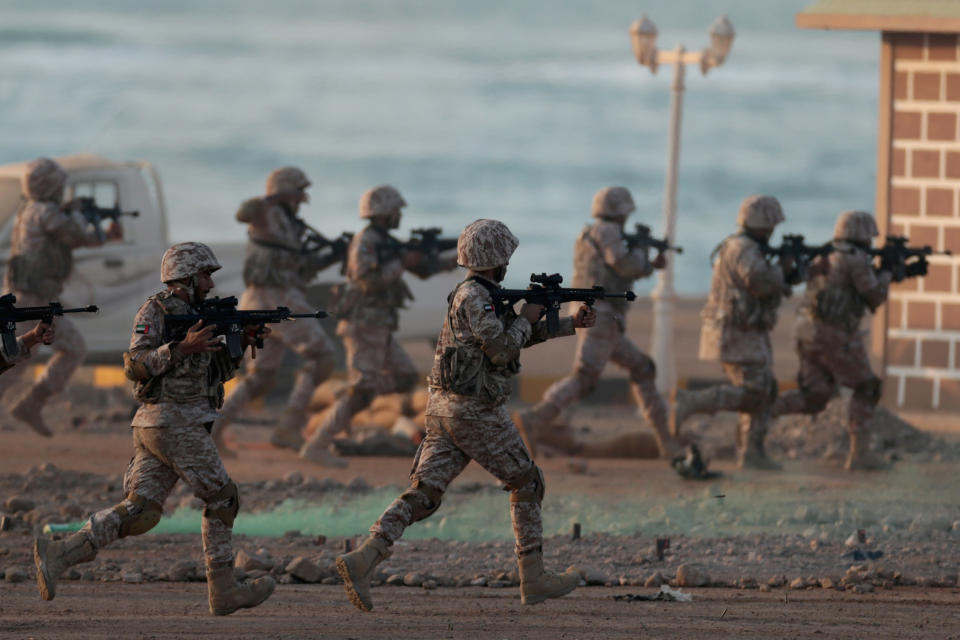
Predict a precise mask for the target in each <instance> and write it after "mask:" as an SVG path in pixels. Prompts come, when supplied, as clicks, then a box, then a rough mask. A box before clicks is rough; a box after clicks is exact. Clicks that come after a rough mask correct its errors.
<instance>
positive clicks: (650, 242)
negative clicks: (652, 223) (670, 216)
mask: <svg viewBox="0 0 960 640" xmlns="http://www.w3.org/2000/svg"><path fill="white" fill-rule="evenodd" d="M634 226H635V228H636V233H632V234H630V233H625V234H623V239H624V240H626V242H627V249H629V250H630V251H633V250H634V249H649V248H653V249H656V250H657V251H659V252H660V253H663V252H664V251H676V252H677V253H683V247H675V246H673V245H672V244H670V240H669V239H668V238H664V239H663V240H660V239H659V238H654V237H653V236H651V235H650V227H648V226H647V225H645V224H640V223H639V222H638V223H637V224H636V225H634Z"/></svg>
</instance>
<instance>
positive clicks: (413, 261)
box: [402, 251, 424, 269]
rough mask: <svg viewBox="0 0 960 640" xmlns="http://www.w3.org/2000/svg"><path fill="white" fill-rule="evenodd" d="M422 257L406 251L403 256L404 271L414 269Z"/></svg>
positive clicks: (416, 252)
mask: <svg viewBox="0 0 960 640" xmlns="http://www.w3.org/2000/svg"><path fill="white" fill-rule="evenodd" d="M423 258H424V255H423V254H422V253H421V252H419V251H407V252H405V253H404V254H403V258H402V262H403V267H404V269H416V268H417V267H419V266H420V263H421V262H423Z"/></svg>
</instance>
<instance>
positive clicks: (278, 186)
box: [267, 167, 310, 196]
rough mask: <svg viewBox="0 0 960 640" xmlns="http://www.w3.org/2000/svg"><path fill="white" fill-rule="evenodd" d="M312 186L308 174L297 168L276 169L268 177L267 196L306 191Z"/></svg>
mask: <svg viewBox="0 0 960 640" xmlns="http://www.w3.org/2000/svg"><path fill="white" fill-rule="evenodd" d="M309 186H310V179H309V178H307V174H305V173H304V172H303V171H301V170H300V169H298V168H297V167H280V168H279V169H274V170H273V171H271V172H270V175H269V176H267V195H268V196H272V195H276V194H278V193H286V192H290V191H296V190H298V189H306V188H307V187H309Z"/></svg>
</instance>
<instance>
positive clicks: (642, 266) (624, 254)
mask: <svg viewBox="0 0 960 640" xmlns="http://www.w3.org/2000/svg"><path fill="white" fill-rule="evenodd" d="M593 238H594V239H595V240H596V242H597V246H599V247H600V249H601V250H602V251H603V261H604V262H605V263H606V264H607V266H609V267H610V268H611V269H613V270H614V271H616V272H617V275H620V276H622V277H624V278H631V279H636V278H646V277H647V276H649V275H650V274H651V273H653V265H652V264H650V256H649V253H648V249H647V248H646V247H638V248H636V249H634V250H633V251H630V250H628V249H627V245H626V244H625V243H624V242H623V238H622V236H621V233H620V230H619V229H618V228H617V227H615V226H614V225H612V224H604V225H600V226H599V227H598V228H597V231H596V233H593Z"/></svg>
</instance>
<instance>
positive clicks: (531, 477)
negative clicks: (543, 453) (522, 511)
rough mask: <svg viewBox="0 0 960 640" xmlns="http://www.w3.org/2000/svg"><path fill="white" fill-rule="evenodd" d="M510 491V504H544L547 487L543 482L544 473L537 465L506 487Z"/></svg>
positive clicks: (531, 466)
mask: <svg viewBox="0 0 960 640" xmlns="http://www.w3.org/2000/svg"><path fill="white" fill-rule="evenodd" d="M504 488H505V489H507V490H508V491H510V502H534V503H536V504H540V503H541V502H543V496H544V495H545V494H546V491H547V485H546V483H545V482H544V480H543V471H542V470H541V469H540V467H538V466H537V465H535V464H532V465H530V469H528V470H527V471H526V472H524V474H523V475H521V476H520V477H519V478H517V479H516V480H512V481H511V482H509V483H507V486H506V487H504Z"/></svg>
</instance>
